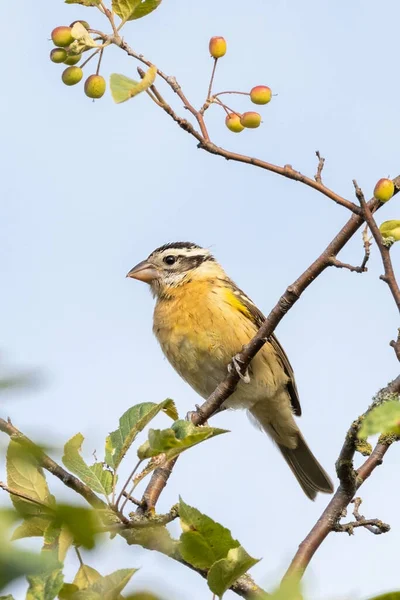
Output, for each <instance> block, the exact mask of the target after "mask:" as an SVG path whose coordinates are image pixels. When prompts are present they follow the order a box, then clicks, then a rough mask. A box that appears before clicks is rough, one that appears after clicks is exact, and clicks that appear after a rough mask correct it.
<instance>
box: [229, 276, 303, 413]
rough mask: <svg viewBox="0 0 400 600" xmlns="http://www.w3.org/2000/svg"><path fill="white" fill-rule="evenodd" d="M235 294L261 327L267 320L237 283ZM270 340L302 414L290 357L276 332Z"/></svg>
mask: <svg viewBox="0 0 400 600" xmlns="http://www.w3.org/2000/svg"><path fill="white" fill-rule="evenodd" d="M234 294H235V295H236V296H237V297H238V298H240V300H241V301H242V302H243V304H244V306H245V307H246V309H247V310H246V312H244V311H242V312H244V314H246V316H247V317H248V318H249V319H251V321H252V322H253V323H254V324H255V325H256V326H257V328H258V329H259V328H260V327H261V325H262V324H263V323H264V321H265V317H264V315H263V314H262V312H261V311H260V310H259V309H258V308H257V306H256V305H255V304H254V303H253V302H252V301H251V300H250V298H249V297H248V296H246V294H245V293H244V292H242V290H240V289H239V288H238V287H236V285H235V284H234ZM269 342H270V344H271V346H272V347H273V349H274V350H275V352H276V355H277V357H278V359H279V361H280V363H281V365H282V368H283V370H284V371H285V373H286V375H287V376H288V377H289V381H288V384H287V386H288V392H289V394H290V402H291V405H292V408H293V412H294V414H295V415H297V416H300V415H301V406H300V399H299V392H298V391H297V386H296V381H295V378H294V373H293V368H292V365H291V364H290V362H289V359H288V357H287V355H286V352H285V351H284V349H283V348H282V346H281V345H280V343H279V342H278V340H277V338H276V336H275V334H274V333H273V334H272V335H271V336H270V338H269Z"/></svg>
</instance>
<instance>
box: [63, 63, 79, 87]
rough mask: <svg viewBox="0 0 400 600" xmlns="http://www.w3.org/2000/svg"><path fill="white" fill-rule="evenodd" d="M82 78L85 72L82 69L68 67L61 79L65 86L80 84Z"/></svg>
mask: <svg viewBox="0 0 400 600" xmlns="http://www.w3.org/2000/svg"><path fill="white" fill-rule="evenodd" d="M82 77H83V71H82V69H81V68H80V67H67V68H66V69H65V71H63V74H62V75H61V79H62V80H63V83H65V85H75V84H77V83H79V82H80V80H81V79H82Z"/></svg>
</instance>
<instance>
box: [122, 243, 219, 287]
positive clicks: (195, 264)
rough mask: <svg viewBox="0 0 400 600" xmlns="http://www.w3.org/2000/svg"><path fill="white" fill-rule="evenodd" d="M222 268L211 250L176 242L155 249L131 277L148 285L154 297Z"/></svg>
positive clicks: (137, 266) (135, 269)
mask: <svg viewBox="0 0 400 600" xmlns="http://www.w3.org/2000/svg"><path fill="white" fill-rule="evenodd" d="M217 270H221V272H222V269H221V267H220V266H219V265H218V263H217V262H216V261H215V258H214V257H213V256H212V254H211V253H210V251H209V250H207V249H206V248H201V247H200V246H197V244H193V243H192V242H173V243H169V244H165V245H164V246H160V248H157V249H156V250H154V251H153V252H152V253H151V254H150V255H149V256H148V258H146V260H143V261H142V262H140V263H138V264H137V265H136V266H135V267H133V269H131V270H130V271H129V273H128V274H127V277H132V278H133V279H138V280H139V281H144V282H146V283H148V284H149V285H150V287H151V291H152V292H153V295H154V296H160V295H162V294H165V293H168V291H169V290H171V289H172V288H176V287H178V286H180V285H182V284H184V283H187V282H189V281H190V280H192V279H194V278H196V279H205V278H207V277H212V275H214V276H215V275H216V273H215V271H217Z"/></svg>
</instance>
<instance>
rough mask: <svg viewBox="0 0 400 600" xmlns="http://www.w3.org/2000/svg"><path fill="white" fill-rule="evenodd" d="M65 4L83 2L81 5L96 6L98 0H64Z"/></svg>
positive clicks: (98, 2)
mask: <svg viewBox="0 0 400 600" xmlns="http://www.w3.org/2000/svg"><path fill="white" fill-rule="evenodd" d="M65 3H66V4H83V6H97V5H98V4H100V0H65Z"/></svg>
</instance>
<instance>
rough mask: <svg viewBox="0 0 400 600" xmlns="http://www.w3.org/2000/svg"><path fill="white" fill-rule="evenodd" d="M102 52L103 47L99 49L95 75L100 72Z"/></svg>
mask: <svg viewBox="0 0 400 600" xmlns="http://www.w3.org/2000/svg"><path fill="white" fill-rule="evenodd" d="M103 52H104V48H102V49H101V50H100V56H99V62H98V63H97V69H96V75H98V74H99V72H100V66H101V59H102V58H103Z"/></svg>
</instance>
